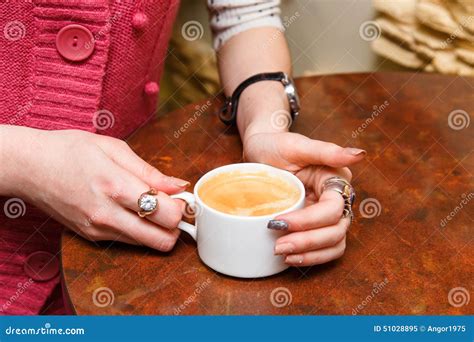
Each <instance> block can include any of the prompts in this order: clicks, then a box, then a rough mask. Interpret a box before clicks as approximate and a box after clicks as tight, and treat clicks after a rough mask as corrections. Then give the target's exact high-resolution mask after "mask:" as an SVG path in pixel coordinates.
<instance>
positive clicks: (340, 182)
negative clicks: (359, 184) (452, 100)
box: [321, 177, 356, 222]
mask: <svg viewBox="0 0 474 342" xmlns="http://www.w3.org/2000/svg"><path fill="white" fill-rule="evenodd" d="M326 190H334V191H336V192H338V193H340V194H341V196H342V198H343V199H344V210H343V212H342V217H343V218H346V217H348V216H349V217H350V218H351V222H352V218H353V217H354V214H353V212H352V205H353V204H354V202H355V197H356V195H355V191H354V188H353V187H352V185H351V184H350V183H349V182H348V181H346V180H345V179H344V178H341V177H331V178H328V179H326V180H325V181H324V183H323V187H322V191H321V193H323V192H324V191H326Z"/></svg>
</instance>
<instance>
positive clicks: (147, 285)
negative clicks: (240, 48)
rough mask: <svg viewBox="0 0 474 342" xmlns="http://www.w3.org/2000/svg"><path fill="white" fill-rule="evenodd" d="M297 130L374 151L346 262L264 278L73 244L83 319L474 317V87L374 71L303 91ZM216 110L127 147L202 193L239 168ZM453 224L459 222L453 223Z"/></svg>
mask: <svg viewBox="0 0 474 342" xmlns="http://www.w3.org/2000/svg"><path fill="white" fill-rule="evenodd" d="M297 88H298V90H299V93H300V97H301V100H302V111H301V115H300V117H299V118H298V121H297V122H296V123H295V125H294V126H293V128H292V129H293V130H294V131H295V132H299V133H302V134H305V135H308V136H310V137H312V138H315V139H320V140H326V141H332V142H335V143H338V144H340V145H343V146H357V147H361V148H364V149H366V150H367V151H368V156H367V158H366V160H365V161H364V162H362V163H361V164H359V165H357V166H354V167H353V168H352V170H353V174H354V179H353V184H354V186H355V188H356V191H357V195H358V199H357V203H356V205H355V207H354V211H355V213H356V219H355V222H354V223H353V225H352V226H351V228H350V231H349V233H348V240H347V249H346V253H345V255H344V256H343V257H342V258H341V259H340V260H337V261H334V262H330V263H328V264H325V265H320V266H313V267H306V268H291V269H289V270H287V271H285V272H283V273H281V274H278V275H275V276H272V277H269V278H264V279H254V280H252V279H249V280H243V279H237V278H231V277H227V276H223V275H221V274H217V273H215V272H214V271H213V270H211V269H209V268H208V267H206V266H205V265H204V264H203V263H201V261H200V260H199V257H198V255H197V251H196V244H195V242H194V241H193V240H192V239H191V238H190V237H189V236H187V234H182V235H181V238H180V240H179V241H178V243H177V245H176V247H175V248H174V250H173V251H172V252H170V253H160V252H157V251H153V250H151V249H147V248H144V247H133V246H127V245H125V244H121V243H112V242H102V243H100V244H97V243H92V242H88V241H85V240H83V239H81V238H80V237H78V236H75V235H73V234H72V233H67V232H66V233H65V234H64V235H63V239H62V266H63V276H64V279H65V283H66V287H67V291H68V294H69V297H70V300H71V302H72V304H73V306H74V309H75V311H76V312H77V313H78V314H125V315H128V314H158V315H173V314H182V315H194V314H204V315H206V314H219V315H228V314H251V315H252V314H291V315H292V314H349V315H350V314H472V313H474V309H473V303H472V302H473V301H469V298H470V292H472V291H473V290H474V289H473V288H472V279H473V273H472V265H473V260H474V259H473V251H474V249H473V248H472V247H473V244H472V242H473V240H472V239H473V231H474V230H473V216H472V213H473V212H474V211H473V210H472V209H473V207H474V200H473V199H474V186H473V185H474V183H473V175H472V171H473V170H474V154H473V146H474V133H473V129H474V128H473V126H474V125H473V124H472V123H471V124H470V125H469V122H470V119H471V116H472V114H473V113H474V79H469V78H463V77H450V76H440V75H430V74H412V73H374V74H346V75H333V76H318V77H308V78H301V79H298V80H297ZM220 104H221V101H220V99H219V98H216V99H211V100H210V101H209V102H207V101H203V102H202V103H200V104H196V105H190V106H187V107H185V108H183V109H181V110H178V111H176V112H172V113H169V114H166V115H162V116H160V117H159V118H157V119H156V120H154V121H152V122H151V123H149V124H148V125H147V126H145V127H143V128H141V129H140V130H139V131H138V132H137V133H136V134H134V135H133V136H132V137H131V138H130V139H129V140H128V141H129V143H130V145H131V146H132V148H133V149H134V150H135V151H136V152H137V153H138V154H139V155H140V156H141V157H142V158H144V159H145V160H146V161H148V162H149V163H151V164H152V165H154V166H156V167H157V168H158V169H160V170H161V171H162V172H164V173H166V174H169V175H174V176H177V177H181V178H185V179H188V180H190V181H191V182H192V183H195V182H196V181H197V179H198V178H199V177H200V176H201V175H203V174H204V173H205V172H207V171H209V170H211V169H214V168H216V167H218V166H221V165H224V164H229V163H235V162H239V161H241V142H240V139H239V136H238V134H237V132H236V130H235V129H228V128H226V127H225V126H224V125H223V124H221V123H220V122H219V120H218V118H217V116H216V114H217V111H218V108H219V106H220ZM448 217H449V218H448Z"/></svg>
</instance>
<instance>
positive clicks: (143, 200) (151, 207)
mask: <svg viewBox="0 0 474 342" xmlns="http://www.w3.org/2000/svg"><path fill="white" fill-rule="evenodd" d="M156 195H158V191H156V190H155V189H153V188H151V189H150V190H148V191H147V192H144V193H143V194H141V195H140V197H139V198H138V207H139V208H140V211H138V212H137V214H138V216H140V217H145V216H147V215H150V214H152V213H153V212H155V211H156V210H157V209H158V199H157V198H156Z"/></svg>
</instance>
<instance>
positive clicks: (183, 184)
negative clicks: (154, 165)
mask: <svg viewBox="0 0 474 342" xmlns="http://www.w3.org/2000/svg"><path fill="white" fill-rule="evenodd" d="M171 181H172V183H173V184H174V185H176V186H179V187H180V188H187V187H188V186H189V185H190V184H191V183H189V182H188V181H185V180H184V179H179V178H171Z"/></svg>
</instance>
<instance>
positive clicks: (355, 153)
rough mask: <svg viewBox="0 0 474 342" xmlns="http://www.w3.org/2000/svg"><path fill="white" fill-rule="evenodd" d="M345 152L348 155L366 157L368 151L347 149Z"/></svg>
mask: <svg viewBox="0 0 474 342" xmlns="http://www.w3.org/2000/svg"><path fill="white" fill-rule="evenodd" d="M345 151H346V153H347V154H351V155H353V156H356V157H358V156H365V155H366V154H367V151H365V150H361V149H360V148H354V147H346V148H345Z"/></svg>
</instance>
